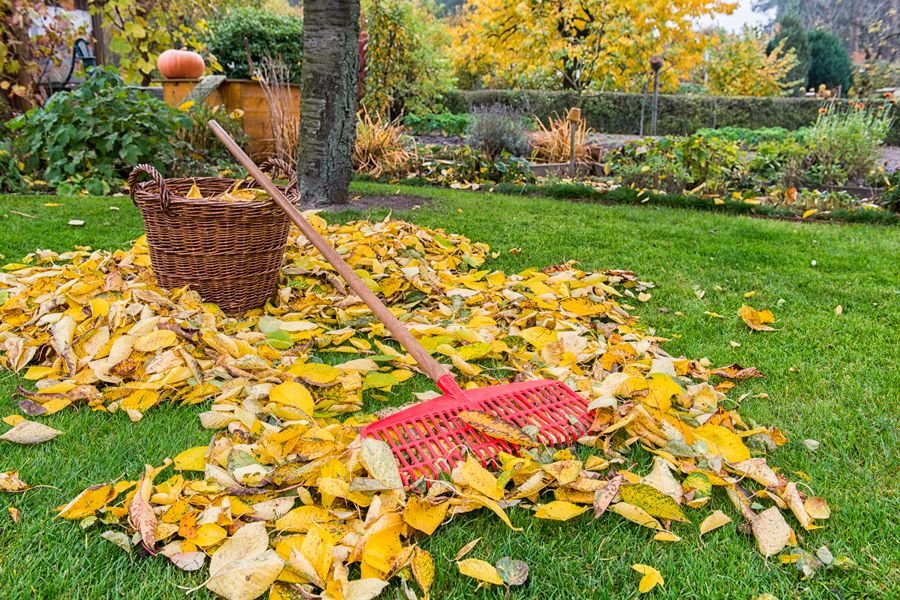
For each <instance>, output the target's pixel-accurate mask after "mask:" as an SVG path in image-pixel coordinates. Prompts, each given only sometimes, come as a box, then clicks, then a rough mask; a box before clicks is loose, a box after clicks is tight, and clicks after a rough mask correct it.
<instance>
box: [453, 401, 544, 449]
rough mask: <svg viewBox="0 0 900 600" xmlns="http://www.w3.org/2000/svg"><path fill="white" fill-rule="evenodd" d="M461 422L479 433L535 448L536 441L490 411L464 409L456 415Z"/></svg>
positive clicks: (524, 446)
mask: <svg viewBox="0 0 900 600" xmlns="http://www.w3.org/2000/svg"><path fill="white" fill-rule="evenodd" d="M457 416H458V417H459V419H460V420H461V421H462V422H463V423H467V424H468V425H470V426H471V427H473V428H474V429H477V430H478V431H480V432H481V433H483V434H485V435H487V436H490V437H492V438H496V439H498V440H503V441H506V442H509V443H511V444H515V445H517V446H522V447H523V448H535V447H537V445H538V443H537V442H536V441H535V440H534V439H532V438H531V437H529V436H528V434H526V433H525V432H523V431H522V430H521V429H519V428H518V427H516V426H515V425H513V424H511V423H508V422H506V421H504V420H503V419H500V418H498V417H496V416H494V415H492V414H490V413H486V412H481V411H477V410H464V411H461V412H460V413H459V414H458V415H457Z"/></svg>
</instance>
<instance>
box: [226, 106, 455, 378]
mask: <svg viewBox="0 0 900 600" xmlns="http://www.w3.org/2000/svg"><path fill="white" fill-rule="evenodd" d="M208 125H209V128H210V129H212V131H213V133H215V134H216V137H218V138H219V140H221V141H222V143H223V144H224V145H225V147H226V148H228V151H229V152H231V154H232V156H234V157H235V158H236V159H237V161H238V162H239V163H241V164H242V165H243V166H244V168H245V169H247V172H249V173H250V175H252V176H253V178H254V179H255V180H256V181H257V183H259V185H260V186H262V188H263V189H264V190H266V192H268V194H269V195H270V196H271V197H272V199H273V200H274V201H275V202H276V203H277V204H278V206H280V207H281V208H282V210H284V212H286V213H287V214H288V216H289V217H290V218H291V221H293V222H294V223H295V224H296V225H297V227H299V228H300V231H302V232H303V235H305V236H306V239H308V240H309V241H310V243H312V245H313V246H315V247H316V249H317V250H318V251H319V252H321V253H322V256H324V257H325V260H327V261H328V262H329V263H330V264H331V266H332V267H334V269H335V271H337V272H338V273H339V274H340V275H341V277H343V278H344V281H346V282H347V283H348V284H350V288H351V289H352V290H353V291H354V293H356V295H357V296H359V297H360V298H361V299H362V301H363V302H365V303H366V306H368V307H369V309H370V310H371V311H372V312H373V313H375V316H376V317H378V318H379V319H380V320H381V322H382V323H384V325H385V326H386V327H387V328H388V331H390V332H391V335H392V336H394V339H395V340H397V341H398V342H400V344H401V345H402V346H403V347H404V348H406V350H407V352H409V353H410V354H411V355H412V357H413V358H414V359H415V360H416V363H418V365H419V367H420V368H421V369H422V370H423V371H425V374H426V375H428V376H429V377H430V378H431V379H432V381H434V382H435V383H436V384H437V385H438V387H439V388H441V390H443V391H444V392H445V393H447V394H450V395H453V396H457V395H459V396H461V395H462V392H461V391H460V389H459V386H458V385H457V384H456V381H455V380H454V379H453V375H451V374H450V371H449V370H448V369H447V367H445V366H444V365H442V364H441V363H439V362H438V361H436V360H435V359H434V358H433V357H432V356H431V354H429V353H428V350H426V349H425V348H424V347H422V344H420V343H419V342H418V340H416V338H414V337H413V336H412V334H411V333H410V332H409V330H408V329H407V328H406V327H405V326H404V325H403V323H401V322H400V320H399V319H397V317H395V316H394V313H392V312H391V311H390V309H389V308H388V307H387V306H385V305H384V303H383V302H382V301H381V300H379V299H378V296H376V295H375V294H374V293H373V292H372V290H370V289H369V286H367V285H366V284H365V282H364V281H363V280H362V279H360V278H359V275H357V274H356V273H354V271H353V268H352V267H351V266H350V265H348V264H347V263H346V262H344V259H343V258H341V256H340V255H339V254H338V253H337V252H335V250H334V248H332V247H331V246H330V245H329V244H328V242H326V241H325V239H324V238H323V237H322V236H321V235H319V232H318V231H316V230H315V228H313V226H312V225H310V224H309V222H308V221H307V220H306V219H304V218H303V215H301V214H300V211H299V210H297V208H296V207H295V206H294V205H293V204H292V203H291V202H290V201H289V200H288V199H287V198H286V197H285V196H284V194H282V193H281V191H280V190H279V189H278V188H277V187H276V186H275V184H274V183H273V182H272V180H271V179H269V178H268V177H267V176H266V175H265V173H263V172H262V170H261V169H260V168H259V167H258V166H256V163H254V162H253V161H252V160H251V159H250V157H249V156H247V154H246V153H245V152H244V151H243V150H242V149H241V147H240V146H238V144H237V142H235V141H234V140H233V139H232V138H231V136H230V135H228V133H227V132H226V131H225V130H224V129H223V128H222V126H221V125H219V124H218V123H217V122H216V121H215V120H212V121H209V123H208Z"/></svg>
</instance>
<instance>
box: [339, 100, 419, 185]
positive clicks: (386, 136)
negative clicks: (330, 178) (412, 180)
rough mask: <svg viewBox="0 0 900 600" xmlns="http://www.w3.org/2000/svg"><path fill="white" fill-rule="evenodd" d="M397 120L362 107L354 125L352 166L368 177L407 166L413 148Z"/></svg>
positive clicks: (395, 171) (401, 169) (403, 168)
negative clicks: (371, 112) (391, 119)
mask: <svg viewBox="0 0 900 600" xmlns="http://www.w3.org/2000/svg"><path fill="white" fill-rule="evenodd" d="M411 146H412V144H411V143H410V139H409V137H408V136H407V135H406V134H405V132H404V130H403V126H401V125H400V121H399V120H397V119H395V120H393V121H388V120H387V119H386V118H384V117H381V116H376V117H375V118H373V117H372V115H370V114H369V111H368V110H366V109H363V110H362V111H360V113H359V121H358V122H357V125H356V143H355V144H354V146H353V168H354V169H355V170H356V171H357V172H359V173H366V174H368V175H371V176H372V177H381V176H382V175H396V174H399V173H400V172H402V171H403V170H405V169H407V168H408V167H409V164H410V161H411V160H412V158H413V156H414V154H415V151H414V150H412V149H411Z"/></svg>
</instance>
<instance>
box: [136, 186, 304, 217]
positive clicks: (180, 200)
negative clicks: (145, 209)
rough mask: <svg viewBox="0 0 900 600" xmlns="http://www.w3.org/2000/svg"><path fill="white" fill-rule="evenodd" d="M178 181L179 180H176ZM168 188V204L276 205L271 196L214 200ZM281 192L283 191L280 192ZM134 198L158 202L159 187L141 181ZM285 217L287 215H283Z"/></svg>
mask: <svg viewBox="0 0 900 600" xmlns="http://www.w3.org/2000/svg"><path fill="white" fill-rule="evenodd" d="M171 181H175V180H173V179H167V180H166V183H167V185H168V184H169V182H171ZM178 181H179V182H180V181H181V180H178ZM183 181H185V182H187V181H190V182H192V183H198V187H199V183H204V182H207V183H208V182H213V181H214V182H219V181H230V182H232V183H233V182H235V181H242V182H252V181H253V180H252V179H241V180H238V179H234V178H231V177H190V178H185V179H184V180H183ZM151 187H153V188H155V189H156V191H151V189H150V188H151ZM168 190H169V198H170V204H182V205H186V206H198V205H203V206H215V207H234V208H237V207H242V208H262V207H267V206H277V204H276V203H275V202H274V200H272V198H271V197H270V198H267V199H265V200H215V199H213V198H188V197H187V196H181V195H179V194H178V193H177V192H176V191H175V190H173V189H172V188H168ZM282 193H283V192H282ZM134 199H135V200H136V201H137V200H143V201H154V202H158V200H159V188H157V187H156V182H154V181H152V180H150V181H142V182H140V183H138V184H137V185H136V186H135V189H134ZM284 218H285V219H287V218H288V217H287V215H285V217H284Z"/></svg>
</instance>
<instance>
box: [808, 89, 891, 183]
mask: <svg viewBox="0 0 900 600" xmlns="http://www.w3.org/2000/svg"><path fill="white" fill-rule="evenodd" d="M892 122H893V117H892V115H891V105H889V104H880V105H867V104H864V103H862V102H855V101H850V102H832V103H830V104H829V105H828V106H827V107H825V108H823V109H822V110H821V114H820V115H819V118H818V120H816V123H815V124H814V125H813V126H812V127H811V128H810V130H809V135H808V137H807V149H808V150H807V152H806V155H805V156H804V157H803V165H802V167H803V169H804V171H805V172H806V177H805V178H806V180H807V181H809V182H812V183H818V184H824V185H845V184H847V183H850V182H854V181H860V180H864V179H865V178H866V177H867V176H868V175H869V172H870V171H871V170H872V169H873V167H874V166H875V163H876V162H877V161H878V158H879V156H880V151H879V147H880V146H881V145H882V144H883V143H884V141H885V138H886V137H887V134H888V132H889V131H890V129H891V125H892Z"/></svg>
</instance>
